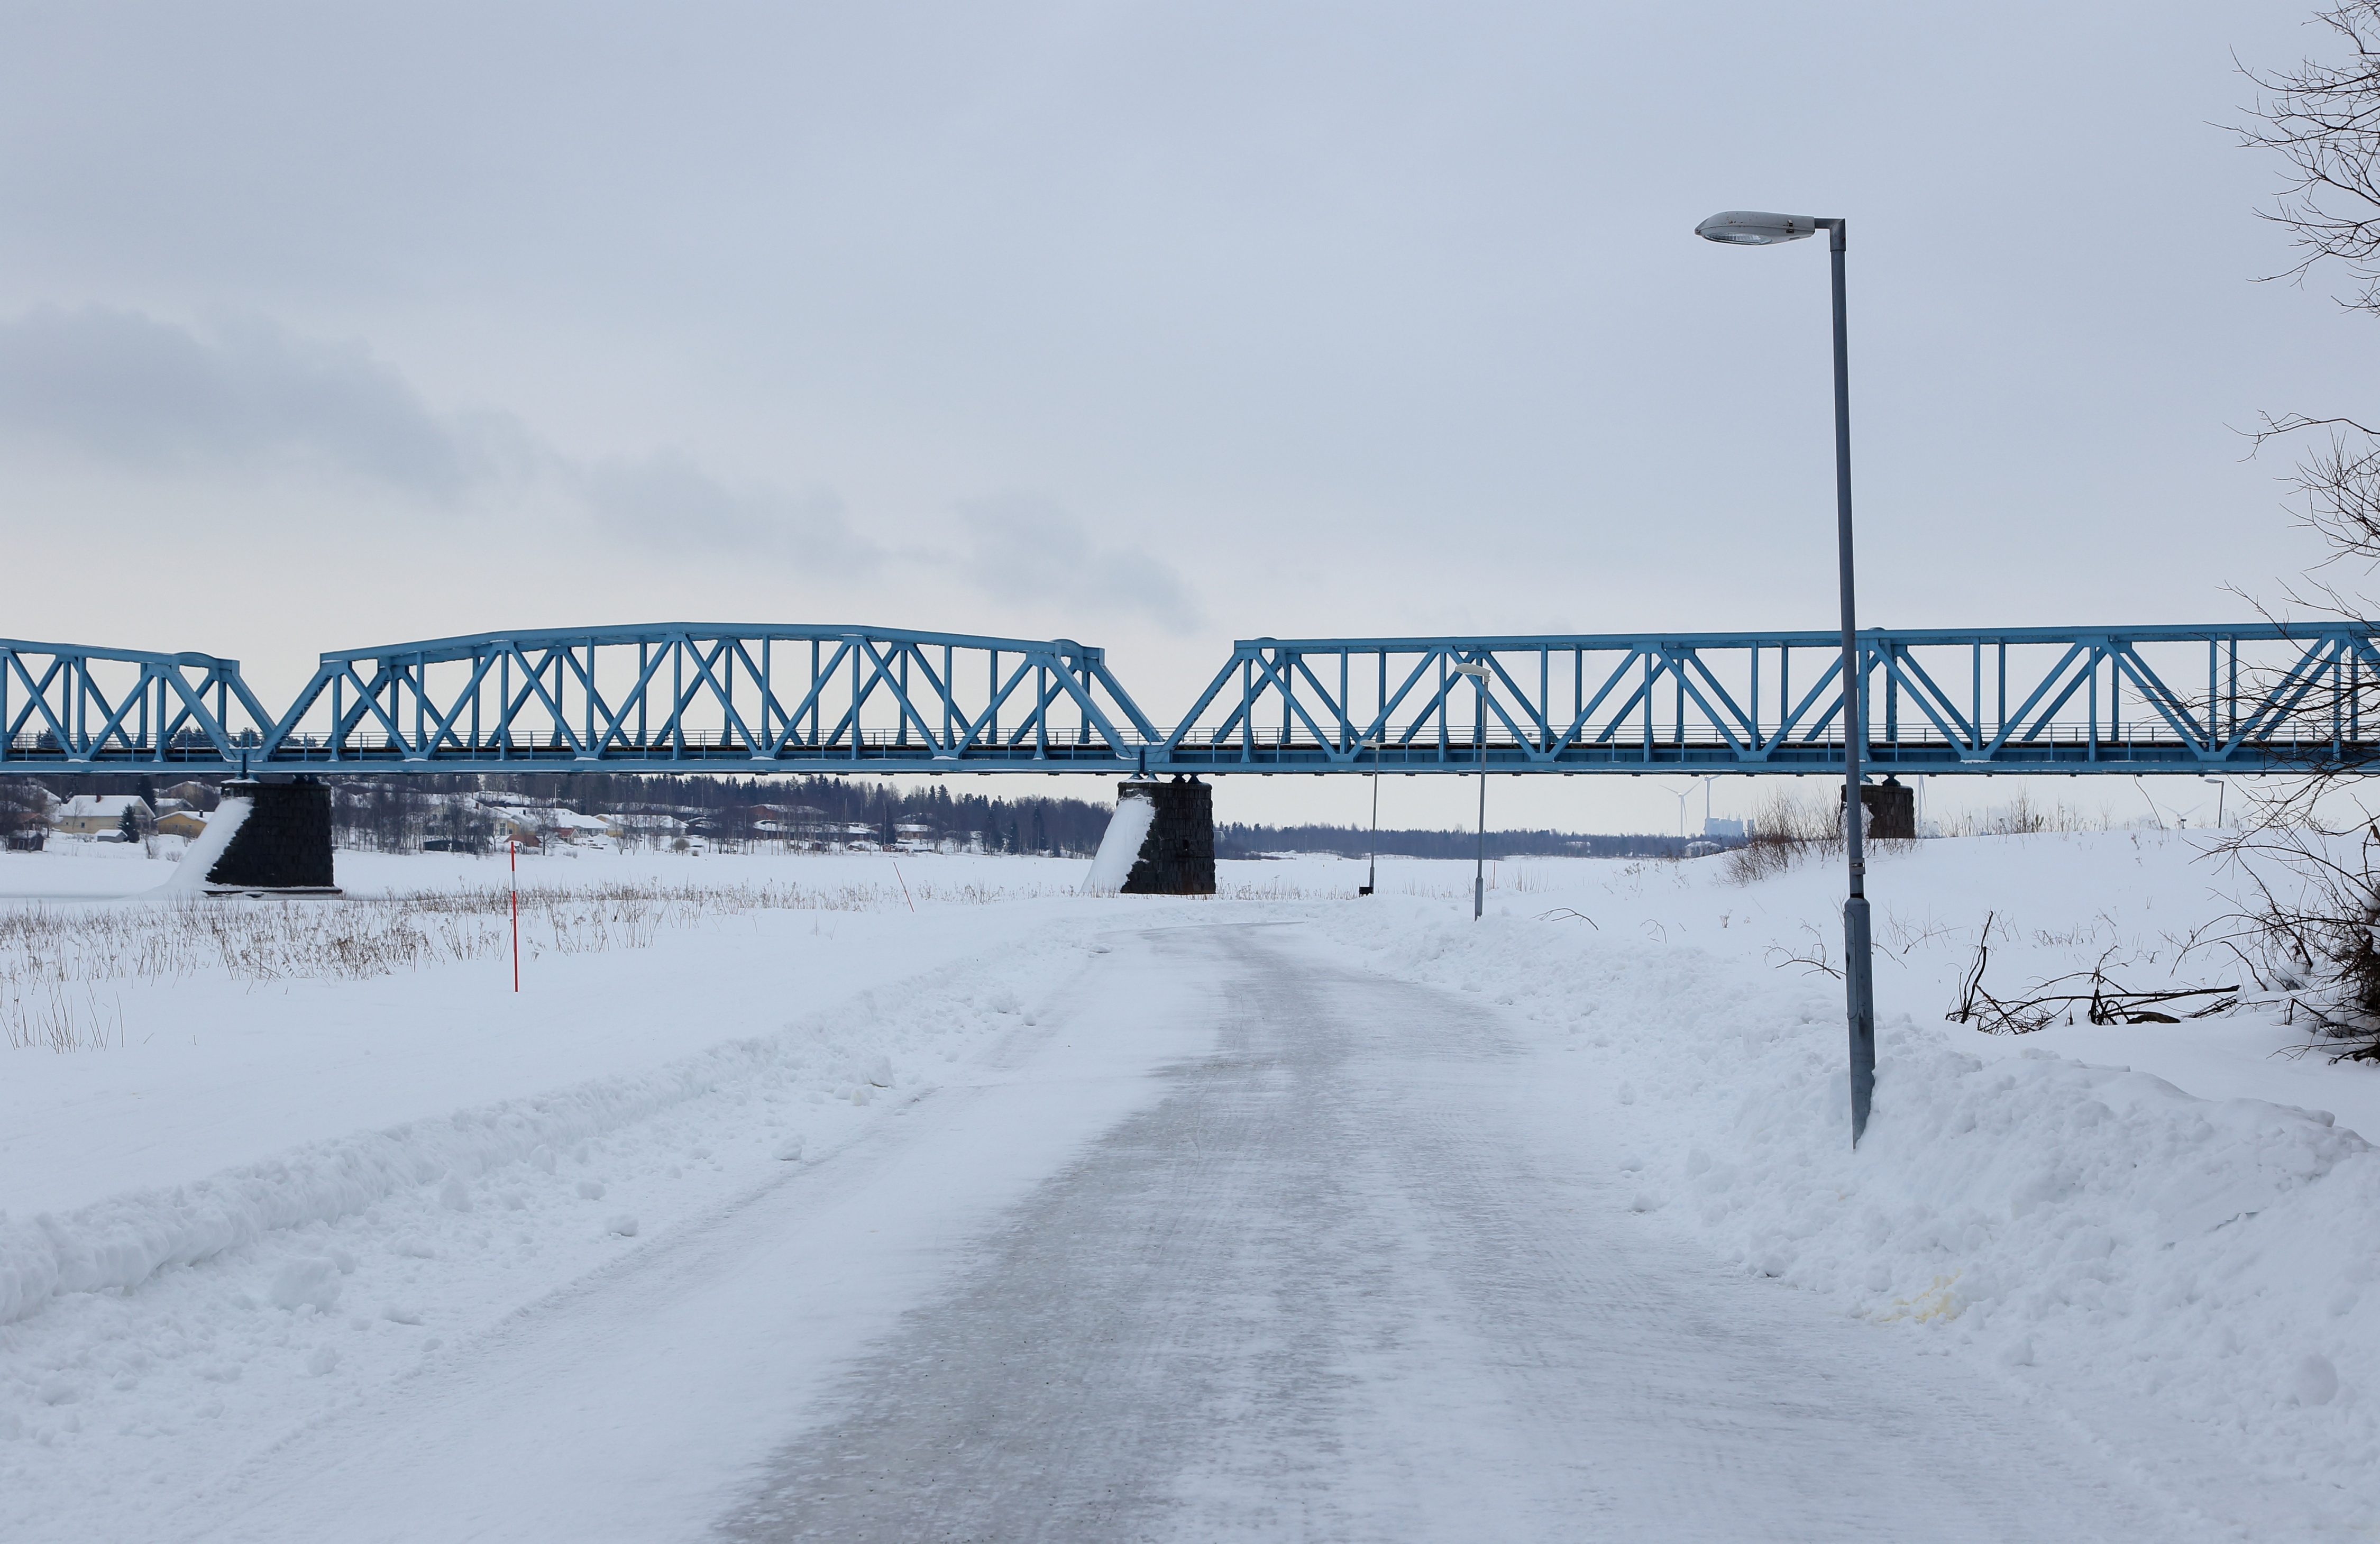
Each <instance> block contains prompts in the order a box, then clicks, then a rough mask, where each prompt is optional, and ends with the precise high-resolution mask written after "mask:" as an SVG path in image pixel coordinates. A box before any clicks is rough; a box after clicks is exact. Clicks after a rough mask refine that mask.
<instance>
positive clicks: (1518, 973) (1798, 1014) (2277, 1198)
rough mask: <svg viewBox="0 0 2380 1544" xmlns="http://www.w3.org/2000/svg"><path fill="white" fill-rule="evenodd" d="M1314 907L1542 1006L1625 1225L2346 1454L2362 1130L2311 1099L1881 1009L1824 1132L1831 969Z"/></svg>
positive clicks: (2378, 1380) (2375, 1202)
mask: <svg viewBox="0 0 2380 1544" xmlns="http://www.w3.org/2000/svg"><path fill="white" fill-rule="evenodd" d="M1331 921H1332V922H1333V923H1334V924H1335V926H1334V927H1333V930H1334V931H1337V932H1339V933H1340V935H1341V936H1342V938H1346V939H1348V940H1349V941H1350V942H1356V941H1358V940H1360V941H1361V942H1360V946H1362V947H1365V948H1367V949H1369V950H1371V951H1375V952H1376V956H1375V957H1376V958H1377V959H1378V961H1379V964H1380V967H1381V968H1383V969H1385V970H1394V971H1397V972H1399V973H1403V974H1406V975H1409V976H1417V977H1419V978H1421V979H1427V980H1430V981H1433V982H1436V983H1439V984H1442V985H1445V986H1448V987H1451V988H1453V989H1455V990H1457V991H1483V990H1486V989H1487V988H1488V987H1489V986H1490V984H1492V985H1493V987H1494V990H1495V992H1496V994H1497V995H1496V1001H1497V1002H1498V1003H1500V1004H1509V1005H1510V1011H1511V1013H1512V1016H1513V1017H1514V1018H1515V1019H1516V1020H1521V1019H1525V1020H1534V1021H1537V1022H1539V1023H1542V1024H1544V1025H1546V1026H1547V1027H1548V1034H1549V1036H1550V1037H1552V1039H1550V1040H1549V1043H1548V1050H1552V1051H1557V1052H1563V1053H1566V1058H1565V1059H1566V1063H1567V1065H1568V1066H1569V1067H1570V1068H1571V1069H1573V1070H1572V1071H1571V1073H1570V1075H1569V1076H1573V1077H1576V1078H1578V1079H1579V1080H1580V1081H1579V1087H1580V1089H1581V1092H1582V1094H1583V1095H1584V1096H1585V1098H1587V1099H1588V1100H1592V1101H1594V1104H1595V1105H1597V1106H1599V1107H1598V1108H1596V1109H1595V1113H1594V1117H1593V1120H1592V1121H1591V1122H1590V1123H1589V1124H1590V1125H1593V1126H1598V1127H1601V1128H1602V1130H1601V1132H1600V1134H1598V1135H1597V1136H1596V1137H1594V1138H1593V1139H1594V1140H1597V1141H1598V1142H1607V1141H1612V1139H1613V1138H1618V1139H1619V1140H1618V1141H1617V1142H1615V1143H1614V1146H1615V1147H1616V1148H1617V1149H1618V1151H1617V1152H1616V1153H1615V1154H1614V1155H1613V1167H1614V1169H1615V1170H1616V1171H1617V1172H1618V1173H1620V1174H1622V1175H1625V1176H1626V1183H1627V1185H1628V1188H1627V1190H1625V1191H1623V1192H1622V1194H1625V1195H1633V1200H1632V1201H1630V1202H1629V1203H1628V1210H1630V1211H1633V1212H1634V1213H1637V1214H1639V1215H1640V1217H1641V1218H1642V1219H1643V1220H1642V1221H1641V1222H1639V1224H1638V1225H1641V1226H1658V1227H1664V1228H1676V1229H1682V1230H1686V1231H1690V1232H1693V1233H1695V1234H1700V1235H1701V1236H1702V1237H1704V1238H1705V1239H1706V1240H1707V1241H1708V1242H1709V1243H1710V1244H1712V1245H1714V1246H1717V1247H1718V1249H1719V1250H1720V1251H1722V1253H1723V1254H1724V1255H1726V1256H1727V1257H1729V1258H1732V1259H1733V1260H1734V1262H1735V1263H1736V1264H1737V1266H1738V1267H1739V1268H1740V1269H1741V1270H1743V1271H1744V1272H1745V1273H1746V1274H1748V1275H1754V1276H1759V1277H1765V1278H1768V1279H1771V1280H1774V1281H1777V1282H1779V1283H1782V1284H1785V1285H1789V1286H1794V1287H1799V1288H1803V1289H1804V1290H1807V1291H1811V1292H1815V1293H1818V1294H1820V1295H1824V1296H1826V1297H1827V1298H1828V1299H1830V1300H1832V1301H1833V1302H1835V1303H1837V1304H1838V1305H1840V1307H1842V1308H1843V1309H1844V1310H1845V1311H1847V1312H1850V1313H1852V1314H1853V1315H1856V1316H1858V1317H1861V1318H1864V1319H1868V1320H1870V1321H1872V1322H1876V1323H1878V1324H1880V1325H1889V1326H1892V1327H1894V1328H1895V1329H1896V1330H1898V1331H1901V1332H1918V1333H1925V1334H1929V1335H1938V1336H1941V1337H1943V1338H1944V1339H1945V1340H1946V1341H1948V1342H1949V1343H1951V1344H1955V1345H1958V1346H1962V1347H1965V1348H1968V1349H1969V1350H1971V1351H1972V1352H1973V1353H1974V1354H1976V1356H1977V1357H1978V1360H1979V1361H1981V1362H1982V1363H1983V1364H1984V1365H1985V1366H1987V1367H1991V1368H1996V1369H1997V1370H1998V1371H1999V1372H2000V1373H2001V1374H2002V1375H2003V1376H2007V1377H2010V1378H2012V1379H2015V1380H2018V1381H2021V1382H2023V1383H2026V1384H2028V1385H2034V1386H2037V1387H2041V1388H2046V1389H2057V1390H2060V1391H2062V1392H2067V1393H2071V1392H2074V1391H2077V1390H2091V1389H2095V1390H2097V1391H2101V1392H2102V1393H2103V1394H2104V1393H2112V1394H2114V1395H2116V1396H2117V1397H2118V1398H2119V1400H2121V1401H2122V1402H2123V1403H2125V1404H2137V1405H2138V1407H2143V1408H2146V1407H2150V1406H2155V1407H2159V1408H2162V1409H2164V1410H2167V1411H2169V1412H2171V1413H2173V1414H2175V1415H2178V1416H2181V1417H2182V1418H2184V1419H2186V1420H2190V1421H2192V1422H2195V1423H2197V1424H2199V1425H2201V1426H2203V1427H2204V1428H2206V1429H2210V1430H2212V1431H2215V1432H2217V1433H2229V1435H2228V1437H2227V1438H2226V1439H2225V1440H2226V1441H2231V1442H2238V1443H2244V1444H2245V1445H2246V1446H2248V1447H2250V1448H2253V1449H2254V1450H2256V1451H2257V1453H2258V1456H2259V1457H2261V1458H2262V1459H2263V1460H2265V1462H2266V1463H2268V1464H2270V1465H2274V1466H2275V1467H2276V1468H2280V1469H2287V1470H2291V1471H2297V1470H2303V1471H2306V1472H2325V1471H2327V1472H2331V1473H2345V1472H2350V1471H2353V1470H2356V1469H2358V1468H2359V1467H2362V1466H2367V1465H2369V1463H2370V1461H2371V1455H2372V1453H2373V1452H2374V1441H2375V1439H2376V1438H2380V1420H2375V1418H2374V1410H2373V1408H2372V1404H2371V1400H2372V1396H2374V1394H2380V1292H2374V1290H2373V1282H2374V1279H2375V1270H2374V1264H2373V1262H2374V1260H2375V1259H2380V1151H2375V1149H2374V1148H2373V1147H2372V1146H2371V1144H2369V1143H2367V1142H2366V1141H2365V1140H2364V1139H2363V1138H2362V1137H2360V1136H2358V1135H2357V1134H2356V1133H2354V1132H2352V1131H2349V1130H2346V1129H2344V1128H2342V1127H2340V1126H2338V1125H2337V1124H2336V1123H2335V1121H2334V1120H2333V1118H2332V1116H2331V1115H2330V1114H2329V1113H2328V1112H2324V1111H2319V1110H2303V1109H2299V1108H2296V1107H2293V1106H2289V1105H2283V1104H2276V1103H2270V1102H2266V1101H2265V1100H2253V1099H2228V1100H2206V1099H2200V1098H2196V1097H2194V1096H2192V1095H2191V1094H2189V1093H2186V1092H2184V1091H2183V1090H2182V1089H2180V1088H2176V1087H2175V1086H2174V1085H2172V1084H2171V1083H2168V1082H2167V1081H2165V1080H2164V1079H2162V1078H2158V1077H2155V1076H2149V1075H2147V1074H2145V1073H2139V1072H2134V1071H2131V1070H2130V1069H2128V1068H2124V1067H2110V1066H2094V1065H2088V1064H2083V1063H2080V1062H2076V1061H2071V1060H2069V1059H2066V1058H2064V1057H2060V1056H2058V1055H2056V1054H2054V1053H2052V1052H2048V1051H2046V1050H2045V1049H2041V1048H2038V1047H2031V1046H2027V1047H2022V1048H2017V1049H2013V1050H2012V1052H2010V1053H2004V1054H1995V1055H1988V1056H1985V1055H1976V1054H1972V1053H1970V1052H1967V1051H1964V1050H1961V1049H1960V1046H1961V1045H1962V1044H1967V1043H1972V1041H1973V1037H1972V1036H1965V1035H1963V1032H1957V1031H1949V1030H1946V1029H1940V1028H1936V1027H1932V1026H1928V1025H1919V1024H1916V1023H1913V1021H1912V1020H1911V1019H1910V1017H1909V1016H1908V1015H1893V1017H1892V1018H1891V1019H1889V1020H1888V1021H1887V1022H1885V1023H1884V1024H1882V1025H1880V1028H1881V1030H1882V1033H1880V1035H1879V1036H1878V1055H1877V1067H1876V1102H1875V1108H1874V1112H1873V1116H1872V1118H1871V1121H1870V1124H1869V1125H1868V1129H1867V1135H1866V1137H1865V1139H1864V1140H1863V1141H1862V1143H1861V1144H1860V1147H1859V1149H1858V1150H1857V1151H1856V1152H1854V1151H1852V1148H1851V1144H1850V1140H1849V1137H1850V1130H1849V1126H1850V1122H1849V1113H1848V1112H1849V1084H1848V1080H1847V1076H1846V1074H1845V1071H1844V1067H1843V1017H1842V1015H1843V1007H1842V1000H1841V997H1840V988H1839V987H1831V985H1830V987H1829V988H1828V990H1819V989H1816V988H1800V987H1791V986H1780V984H1779V983H1778V982H1777V981H1776V980H1775V979H1774V976H1773V973H1768V972H1763V974H1764V975H1767V976H1768V979H1760V977H1758V976H1752V977H1746V976H1743V975H1740V974H1737V973H1734V972H1731V971H1730V970H1729V969H1728V968H1726V967H1725V965H1724V963H1723V962H1721V961H1719V960H1718V959H1716V958H1714V957H1713V956H1712V955H1711V954H1707V953H1706V952H1705V951H1703V950H1701V949H1699V948H1695V947H1691V946H1686V945H1679V946H1674V947H1671V946H1665V945H1661V944H1658V943H1656V942H1638V941H1630V940H1625V939H1612V938H1609V937H1608V936H1607V937H1598V936H1597V935H1595V934H1584V935H1583V934H1581V933H1580V932H1579V931H1577V930H1566V929H1565V928H1564V927H1563V926H1562V925H1561V924H1560V923H1559V922H1536V923H1532V922H1527V921H1522V920H1519V919H1515V918H1489V919H1488V920H1487V921H1486V922H1483V923H1472V922H1470V921H1469V920H1468V919H1467V918H1464V919H1460V920H1456V919H1451V918H1444V917H1443V916H1433V917H1426V918H1425V917H1416V916H1412V915H1410V914H1408V915H1407V916H1404V917H1402V918H1399V917H1395V916H1394V915H1393V914H1391V913H1386V912H1380V913H1364V914H1342V915H1341V916H1339V917H1337V918H1332V919H1331ZM1632 1149H1633V1150H1632ZM1621 1154H1625V1155H1626V1156H1624V1157H1622V1156H1620V1155H1621ZM1639 1155H1643V1156H1639ZM2093 1397H2099V1396H2097V1395H2095V1396H2093Z"/></svg>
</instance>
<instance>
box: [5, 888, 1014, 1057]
mask: <svg viewBox="0 0 2380 1544" xmlns="http://www.w3.org/2000/svg"><path fill="white" fill-rule="evenodd" d="M912 888H913V889H914V891H915V898H916V900H917V902H928V903H930V902H941V903H943V904H955V905H981V904H985V903H989V902H990V901H993V900H1000V899H1008V898H1012V897H1014V895H1016V894H1018V892H1014V891H1009V890H1004V889H997V888H990V887H985V886H981V885H973V884H962V885H939V886H938V885H933V884H919V885H917V886H914V887H912ZM1053 893H1054V892H1053ZM909 904H911V903H910V902H909V900H908V899H907V898H905V897H904V896H903V894H901V892H900V890H899V889H898V888H896V887H894V886H887V885H870V884H841V885H828V886H818V887H812V886H807V885H797V884H789V883H783V882H779V881H756V882H738V883H694V884H667V883H662V882H658V881H610V882H605V883H599V884H590V885H578V886H568V887H558V886H539V887H531V888H526V889H523V890H522V891H521V892H520V928H521V932H520V937H521V948H522V951H523V953H524V954H529V955H532V956H533V955H535V954H543V953H551V954H595V953H600V952H602V951H605V950H612V949H645V948H650V947H651V946H652V944H653V943H654V942H655V941H656V940H657V939H659V938H660V936H661V935H662V933H663V932H665V931H668V930H673V929H679V928H688V927H693V926H696V925H698V924H700V923H703V922H705V921H709V920H712V919H716V918H724V917H735V916H742V915H745V914H747V913H752V912H759V911H819V912H853V911H875V910H880V909H888V908H891V907H895V906H907V905H909ZM511 949H512V898H511V894H510V893H509V892H507V891H505V890H504V889H500V888H493V887H490V888H470V889H458V890H440V891H417V892H412V893H409V894H397V895H389V896H382V897H352V898H347V899H343V900H330V901H325V900H303V901H296V900H248V899H242V898H228V899H220V900H203V899H197V898H191V899H186V900H176V901H172V902H161V903H154V904H136V905H131V906H126V905H121V904H111V905H88V906H77V905H65V906H41V905H35V906H18V907H10V908H6V909H0V1034H5V1035H6V1039H7V1043H8V1045H9V1046H10V1048H12V1049H15V1050H32V1049H41V1050H49V1051H58V1052H66V1051H81V1050H102V1049H105V1048H106V1047H108V1046H111V1045H116V1044H121V1043H122V1041H123V1038H124V1013H123V1008H122V1005H121V1003H119V1002H116V1001H115V1000H114V999H113V998H112V997H111V996H110V995H109V994H107V993H106V992H105V991H103V987H104V986H105V985H107V984H111V983H114V984H131V985H136V986H156V985H171V984H174V983H177V982H182V981H194V980H229V981H233V982H236V983H238V984H240V985H242V986H247V987H258V986H263V985H267V984H271V983H275V982H284V981H299V980H331V981H358V980H368V979H372V978H375V977H382V976H391V975H395V974H397V973H398V972H401V971H408V970H420V969H426V968H429V967H436V966H443V965H455V964H460V963H464V962H468V961H473V960H497V959H502V958H504V957H505V956H506V955H507V954H509V953H510V951H511Z"/></svg>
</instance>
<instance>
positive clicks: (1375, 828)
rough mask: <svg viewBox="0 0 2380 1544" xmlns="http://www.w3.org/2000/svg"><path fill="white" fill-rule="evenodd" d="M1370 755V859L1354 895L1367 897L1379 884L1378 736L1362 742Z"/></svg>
mask: <svg viewBox="0 0 2380 1544" xmlns="http://www.w3.org/2000/svg"><path fill="white" fill-rule="evenodd" d="M1363 748H1365V749H1366V750H1368V751H1370V752H1371V753H1372V859H1371V863H1370V864H1369V866H1368V867H1366V869H1365V870H1364V888H1363V889H1361V890H1359V891H1357V892H1356V893H1355V894H1359V895H1369V894H1371V893H1372V892H1373V891H1374V890H1376V889H1378V887H1379V883H1380V742H1379V739H1378V736H1375V737H1373V738H1371V739H1368V740H1366V741H1365V742H1364V747H1363Z"/></svg>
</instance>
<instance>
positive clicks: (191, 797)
mask: <svg viewBox="0 0 2380 1544" xmlns="http://www.w3.org/2000/svg"><path fill="white" fill-rule="evenodd" d="M157 792H158V794H159V795H160V796H161V797H160V799H159V803H160V804H161V805H162V804H163V803H164V800H165V799H179V800H181V801H182V802H183V803H184V804H187V805H188V806H189V807H190V808H193V809H212V808H214V807H215V805H216V803H217V802H218V801H219V800H220V799H221V798H222V795H220V794H218V793H216V792H215V790H214V789H213V788H212V786H210V785H209V784H204V783H199V782H189V783H176V784H174V785H173V786H172V787H170V788H160V789H158V790H157Z"/></svg>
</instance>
